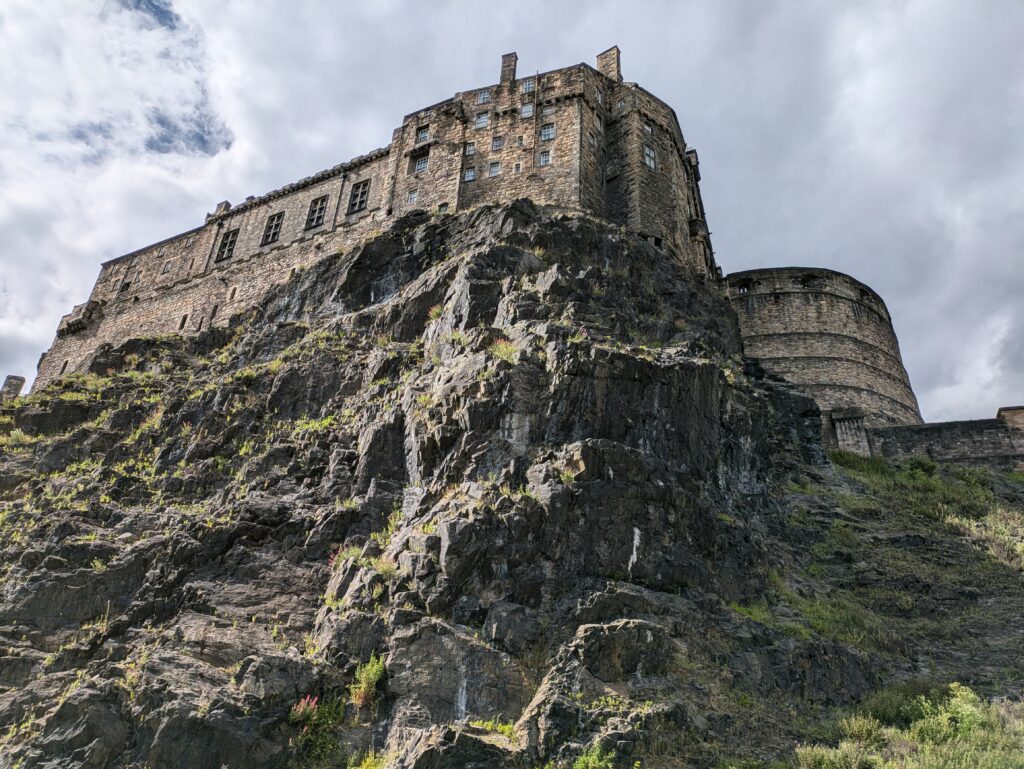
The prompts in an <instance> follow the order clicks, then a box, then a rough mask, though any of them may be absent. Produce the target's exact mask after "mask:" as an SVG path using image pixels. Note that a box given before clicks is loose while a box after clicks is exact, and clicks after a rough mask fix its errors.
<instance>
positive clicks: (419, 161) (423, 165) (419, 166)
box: [413, 155, 430, 174]
mask: <svg viewBox="0 0 1024 769" xmlns="http://www.w3.org/2000/svg"><path fill="white" fill-rule="evenodd" d="M429 162H430V158H429V157H428V156H427V155H420V156H419V157H418V158H416V159H415V160H414V163H415V165H413V173H417V174H418V173H420V172H421V171H426V170H427V164H428V163H429Z"/></svg>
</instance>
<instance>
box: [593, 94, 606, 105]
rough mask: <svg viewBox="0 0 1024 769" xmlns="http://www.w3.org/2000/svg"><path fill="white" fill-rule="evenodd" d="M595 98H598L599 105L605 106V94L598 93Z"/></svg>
mask: <svg viewBox="0 0 1024 769" xmlns="http://www.w3.org/2000/svg"><path fill="white" fill-rule="evenodd" d="M594 96H596V97H597V103H598V104H604V94H603V93H601V92H600V91H596V92H595V93H594Z"/></svg>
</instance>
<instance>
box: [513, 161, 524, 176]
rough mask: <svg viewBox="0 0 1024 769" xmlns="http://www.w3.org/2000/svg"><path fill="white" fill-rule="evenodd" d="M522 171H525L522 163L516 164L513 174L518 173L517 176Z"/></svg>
mask: <svg viewBox="0 0 1024 769" xmlns="http://www.w3.org/2000/svg"><path fill="white" fill-rule="evenodd" d="M522 170H523V166H522V164H521V163H516V164H515V166H513V168H512V172H513V173H517V174H518V173H521V172H522Z"/></svg>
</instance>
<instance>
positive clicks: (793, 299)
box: [725, 267, 921, 435]
mask: <svg viewBox="0 0 1024 769" xmlns="http://www.w3.org/2000/svg"><path fill="white" fill-rule="evenodd" d="M725 283H726V289H727V292H728V295H729V298H730V301H731V303H732V306H733V308H734V309H735V310H736V314H737V316H738V317H739V322H740V331H741V333H742V335H743V346H744V350H745V353H746V355H747V356H749V357H751V358H756V359H757V360H758V361H760V363H761V365H762V366H764V368H765V369H766V370H767V371H769V372H770V373H773V374H776V375H778V376H780V377H782V378H783V379H786V380H787V381H789V382H792V383H793V384H796V385H799V386H800V388H801V389H803V390H805V391H806V392H807V393H809V394H810V395H812V396H813V397H814V399H815V400H816V401H817V402H818V405H819V406H820V407H821V409H822V412H823V415H824V419H825V425H824V427H825V433H826V435H829V434H834V433H835V427H834V425H833V424H832V423H831V412H833V411H836V412H839V413H843V412H846V411H848V410H850V409H856V410H859V411H861V412H863V416H864V419H865V424H866V425H867V426H885V425H900V424H919V423H920V422H921V412H920V411H919V409H918V406H917V398H916V397H915V396H914V391H913V390H912V389H911V387H910V378H909V377H908V376H907V371H906V369H905V368H904V367H903V359H902V357H901V356H900V347H899V342H898V341H897V339H896V332H895V331H893V327H892V319H891V318H890V316H889V311H888V309H886V306H885V302H883V301H882V298H881V297H880V296H878V294H876V293H875V292H874V291H872V290H871V289H870V288H868V287H867V286H865V285H864V284H863V283H860V282H858V281H856V280H854V279H853V278H851V277H850V276H848V275H843V274H842V273H839V272H834V271H832V270H822V269H804V268H798V267H785V268H780V269H764V270H747V271H745V272H737V273H733V274H731V275H729V276H728V277H727V278H726V279H725Z"/></svg>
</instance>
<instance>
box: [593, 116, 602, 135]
mask: <svg viewBox="0 0 1024 769" xmlns="http://www.w3.org/2000/svg"><path fill="white" fill-rule="evenodd" d="M594 125H595V126H596V127H597V130H598V131H600V132H601V133H604V121H603V120H601V116H600V115H595V116H594Z"/></svg>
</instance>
